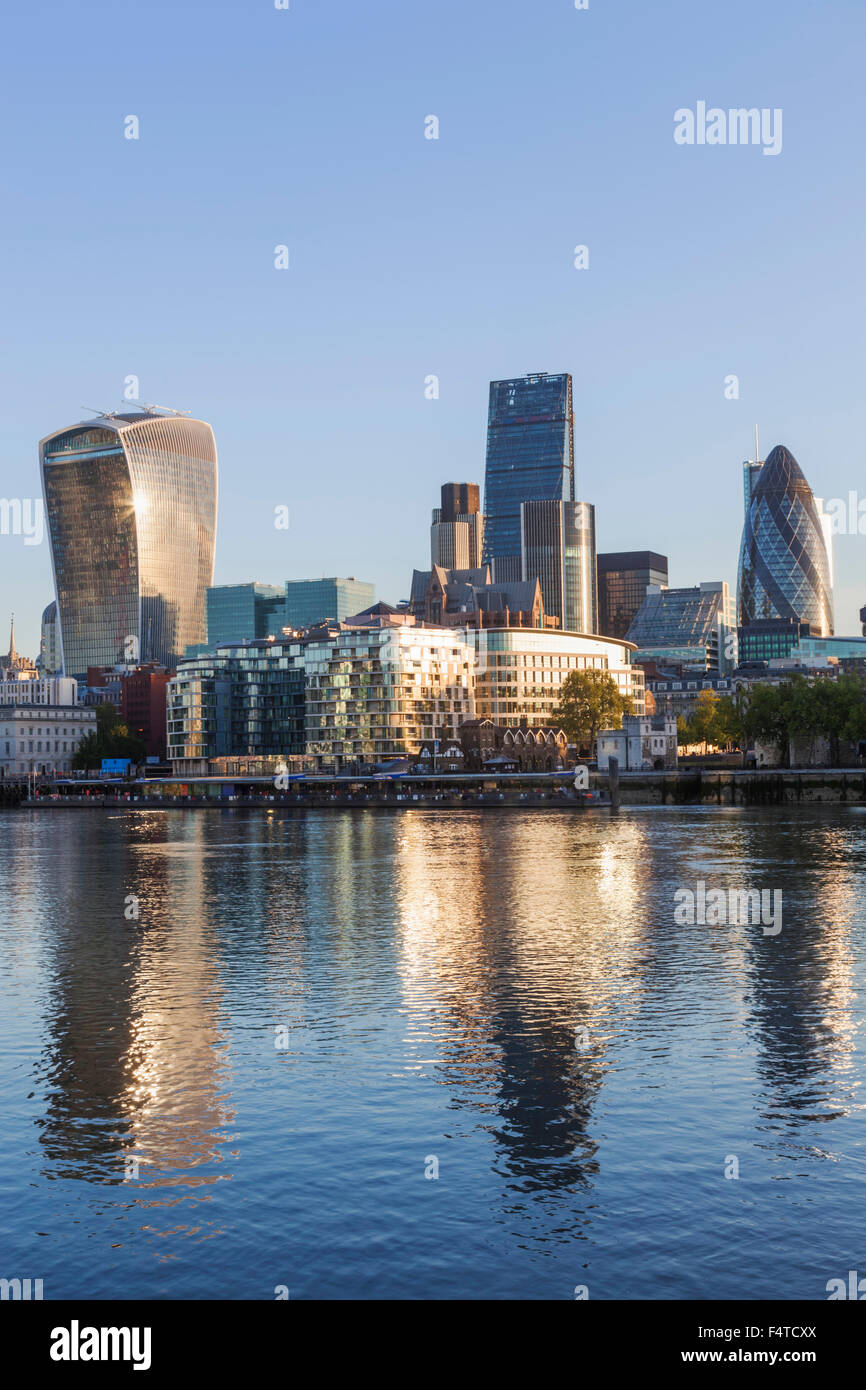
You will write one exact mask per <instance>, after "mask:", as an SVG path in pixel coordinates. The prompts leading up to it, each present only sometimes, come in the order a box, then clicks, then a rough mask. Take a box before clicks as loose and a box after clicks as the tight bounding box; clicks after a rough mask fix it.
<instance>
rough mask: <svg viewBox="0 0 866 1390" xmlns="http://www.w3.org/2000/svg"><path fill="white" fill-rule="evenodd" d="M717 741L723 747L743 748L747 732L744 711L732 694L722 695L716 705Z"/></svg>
mask: <svg viewBox="0 0 866 1390" xmlns="http://www.w3.org/2000/svg"><path fill="white" fill-rule="evenodd" d="M715 742H716V743H718V744H720V745H721V746H722V747H723V748H732V747H734V748H743V747H744V746H745V743H746V733H745V729H744V728H743V712H742V710H741V708H740V706H739V704H738V702H737V701H736V700H735V699H734V698H733V696H732V695H720V696H719V700H718V704H717V706H716V736H715Z"/></svg>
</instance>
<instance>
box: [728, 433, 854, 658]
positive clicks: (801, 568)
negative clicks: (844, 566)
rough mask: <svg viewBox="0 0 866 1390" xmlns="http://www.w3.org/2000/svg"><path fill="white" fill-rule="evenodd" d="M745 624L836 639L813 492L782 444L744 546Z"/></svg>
mask: <svg viewBox="0 0 866 1390" xmlns="http://www.w3.org/2000/svg"><path fill="white" fill-rule="evenodd" d="M738 599H739V620H740V625H741V626H743V627H745V626H747V625H748V624H750V623H758V622H763V621H765V620H768V619H770V620H772V619H784V620H787V621H791V622H797V623H809V625H810V627H811V628H812V630H813V632H814V635H815V636H820V637H831V636H832V635H833V593H832V584H831V579H830V562H829V557H828V555H827V547H826V544H825V541H824V533H823V529H822V524H821V519H820V517H819V515H818V509H817V507H816V505H815V499H814V497H813V495H812V489H811V488H810V487H809V484H808V483H807V482H806V479H805V478H804V476H803V472H802V469H801V468H800V465H799V464H798V462H797V460H796V459H795V458H794V455H793V454H792V453H791V452H790V450H789V449H786V448H785V446H784V445H783V444H777V445H776V447H775V449H773V450H772V451H771V452H770V454H768V456H767V460H766V463H765V464H764V466H763V468H762V469H761V471H760V474H759V475H758V477H757V481H756V483H755V487H754V491H753V492H752V495H751V498H750V501H749V507H748V511H747V512H746V520H745V524H744V526H743V539H742V542H741V544H740V566H739V582H738Z"/></svg>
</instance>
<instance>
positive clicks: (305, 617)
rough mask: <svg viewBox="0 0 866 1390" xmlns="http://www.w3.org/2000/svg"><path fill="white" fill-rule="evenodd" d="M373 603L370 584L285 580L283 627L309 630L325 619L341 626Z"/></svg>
mask: <svg viewBox="0 0 866 1390" xmlns="http://www.w3.org/2000/svg"><path fill="white" fill-rule="evenodd" d="M375 602H376V590H375V587H374V585H372V584H365V583H364V582H363V580H360V579H354V578H351V579H289V580H288V581H287V582H286V627H294V628H302V627H312V626H313V624H314V623H324V622H328V621H329V620H333V621H335V622H340V623H341V622H344V621H345V619H346V618H353V617H354V616H355V614H356V613H363V612H364V610H365V609H367V608H370V607H372V605H373V604H374V603H375Z"/></svg>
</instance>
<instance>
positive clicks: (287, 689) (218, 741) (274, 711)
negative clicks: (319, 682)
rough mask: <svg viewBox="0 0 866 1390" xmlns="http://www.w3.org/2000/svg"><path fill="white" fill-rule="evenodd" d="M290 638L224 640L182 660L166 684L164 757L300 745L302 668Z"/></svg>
mask: <svg viewBox="0 0 866 1390" xmlns="http://www.w3.org/2000/svg"><path fill="white" fill-rule="evenodd" d="M300 652H301V648H300V647H299V646H298V644H297V643H296V642H289V641H288V640H286V641H282V642H281V641H274V640H271V639H263V640H259V641H254V642H239V643H227V644H226V645H225V646H220V647H217V648H216V649H215V650H214V651H213V652H211V653H203V654H202V655H200V656H196V657H194V658H193V659H192V660H190V661H185V662H184V663H183V664H182V665H181V666H180V667H179V669H178V671H177V674H176V675H175V676H174V678H173V679H172V680H171V681H169V683H168V694H167V700H166V721H167V756H168V758H169V759H170V760H171V761H173V762H184V761H195V760H197V759H212V758H224V757H229V756H239V757H270V756H278V755H282V756H289V755H294V754H296V753H301V752H303V747H304V736H305V734H304V670H303V662H302V661H301V659H300Z"/></svg>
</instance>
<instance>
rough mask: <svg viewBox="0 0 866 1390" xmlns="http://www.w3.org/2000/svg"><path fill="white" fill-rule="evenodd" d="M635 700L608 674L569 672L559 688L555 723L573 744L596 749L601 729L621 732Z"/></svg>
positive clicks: (605, 672) (606, 672)
mask: <svg viewBox="0 0 866 1390" xmlns="http://www.w3.org/2000/svg"><path fill="white" fill-rule="evenodd" d="M632 709H633V704H632V701H631V700H630V699H629V698H628V696H625V695H621V694H620V690H619V686H618V685H617V683H616V681H615V680H614V678H613V676H612V675H610V673H609V672H608V671H569V673H568V675H567V676H566V678H565V680H564V681H563V683H562V686H561V687H560V692H559V704H558V705H557V707H556V709H555V711H554V713H553V719H554V721H555V722H556V723H557V724H559V725H561V727H562V728H563V729H564V730H565V732H566V734H567V735H568V737H569V739H570V740H571V742H572V743H577V744H586V743H588V744H589V745H590V748H592V749H594V748H595V742H596V738H597V737H598V734H599V732H600V731H601V730H602V729H619V728H620V727H621V726H622V717H623V715H624V714H631V713H632Z"/></svg>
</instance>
